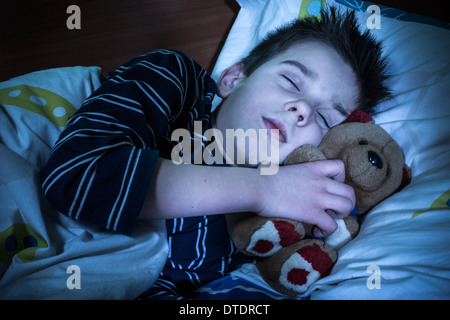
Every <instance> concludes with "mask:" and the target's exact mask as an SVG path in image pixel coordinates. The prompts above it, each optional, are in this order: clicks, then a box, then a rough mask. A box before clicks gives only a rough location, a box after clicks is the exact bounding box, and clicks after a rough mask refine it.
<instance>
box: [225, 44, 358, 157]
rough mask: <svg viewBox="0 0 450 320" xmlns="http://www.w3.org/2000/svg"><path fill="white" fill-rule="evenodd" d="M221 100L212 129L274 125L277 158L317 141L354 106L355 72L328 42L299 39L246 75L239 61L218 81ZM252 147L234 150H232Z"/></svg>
mask: <svg viewBox="0 0 450 320" xmlns="http://www.w3.org/2000/svg"><path fill="white" fill-rule="evenodd" d="M218 94H219V96H221V97H222V98H226V99H224V101H223V102H222V106H221V107H220V109H219V110H218V113H217V121H216V126H217V129H219V130H221V131H222V132H225V130H226V129H235V130H236V129H243V130H244V131H246V130H247V129H256V130H258V129H268V132H269V134H270V129H279V135H271V137H270V138H272V139H277V140H278V141H279V162H280V163H282V162H283V161H284V159H285V158H286V157H287V155H288V154H289V153H291V152H292V151H293V150H294V149H296V148H297V147H299V146H301V145H304V144H312V145H315V146H317V145H319V143H320V142H321V141H322V138H323V136H324V135H325V133H326V132H327V131H328V130H329V128H331V127H333V126H335V125H337V124H339V123H341V122H342V121H343V120H345V118H346V117H347V115H348V114H349V113H350V112H351V111H353V110H355V109H356V107H357V105H356V103H357V99H358V96H359V88H358V85H357V80H356V77H355V74H354V73H353V71H352V69H351V68H350V66H349V65H348V64H347V63H345V62H344V61H343V59H342V58H341V57H340V56H339V55H338V53H337V52H336V51H335V50H334V49H332V48H331V47H330V46H328V45H325V44H323V43H320V42H316V41H307V42H301V43H298V44H295V45H293V46H292V47H291V48H289V49H288V50H286V51H285V52H282V53H280V54H278V55H277V56H275V57H274V58H272V59H270V60H269V61H267V62H266V63H264V64H263V65H261V66H260V67H258V68H257V69H256V70H255V71H254V72H253V73H252V74H251V75H250V76H248V77H246V76H245V75H244V74H243V67H242V64H235V65H233V66H232V67H230V68H229V69H227V70H225V71H224V73H223V74H222V76H221V78H220V79H219V81H218ZM249 151H250V152H252V150H237V152H246V154H248V152H249Z"/></svg>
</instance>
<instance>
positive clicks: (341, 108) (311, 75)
mask: <svg viewBox="0 0 450 320" xmlns="http://www.w3.org/2000/svg"><path fill="white" fill-rule="evenodd" d="M281 63H282V64H288V65H290V66H293V67H295V68H297V69H298V70H300V72H301V73H303V74H304V75H305V76H306V77H308V78H310V79H311V80H316V79H317V77H318V75H317V73H316V72H314V71H312V70H311V69H309V68H308V67H306V66H305V65H304V64H303V63H300V62H298V61H296V60H285V61H283V62H281ZM333 108H334V109H335V110H336V111H338V112H339V113H340V114H341V115H343V116H344V117H345V118H347V117H348V116H349V115H350V114H349V113H348V112H347V110H345V108H344V106H343V105H342V104H341V103H339V102H336V103H334V104H333Z"/></svg>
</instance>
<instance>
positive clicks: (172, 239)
mask: <svg viewBox="0 0 450 320" xmlns="http://www.w3.org/2000/svg"><path fill="white" fill-rule="evenodd" d="M215 93H216V84H215V82H214V81H213V80H212V79H211V77H210V76H209V75H208V74H207V72H206V71H205V70H204V69H203V68H202V67H201V66H200V65H199V64H197V63H196V62H195V61H193V60H192V59H191V58H189V57H187V56H186V55H184V54H183V53H181V52H178V51H173V50H158V51H154V52H151V53H149V54H146V55H142V56H140V57H137V58H135V59H133V60H131V61H129V62H128V63H126V64H125V65H123V66H122V67H120V68H119V69H117V70H116V71H114V72H112V73H111V74H110V75H108V77H107V78H106V80H105V81H104V82H103V83H102V85H101V86H100V87H99V88H98V89H97V90H96V91H95V92H94V93H93V94H92V95H91V96H90V97H89V98H88V99H87V100H86V101H85V102H84V103H83V105H82V106H81V108H80V109H79V110H78V112H77V113H76V114H75V115H74V116H73V117H72V118H71V119H70V120H69V121H68V123H67V124H66V127H65V128H64V130H63V132H62V134H61V136H60V138H59V140H58V141H57V142H56V144H55V146H54V147H53V151H52V154H51V156H50V158H49V160H48V162H47V164H46V165H45V166H44V168H43V169H42V170H41V172H40V177H41V181H42V187H43V191H44V193H45V195H46V197H47V198H48V199H49V201H50V202H51V203H52V204H53V206H54V207H55V208H56V209H58V210H59V211H60V212H62V213H63V214H66V215H68V216H69V217H71V218H73V219H76V220H79V221H83V222H87V223H90V224H94V225H96V226H99V227H103V228H106V229H108V230H112V231H115V232H119V233H123V234H127V235H132V231H133V228H134V226H135V223H136V221H137V218H138V215H139V212H140V210H141V208H142V205H143V203H144V199H145V196H146V193H147V190H148V188H149V186H150V182H151V179H152V176H153V172H154V170H155V166H156V162H157V159H158V157H162V158H166V159H170V156H171V151H172V148H173V147H174V146H175V145H176V143H177V142H176V141H171V139H170V137H171V134H172V132H173V131H174V130H175V129H179V128H184V129H187V130H189V131H190V132H191V133H192V132H193V125H194V121H202V129H203V132H204V131H206V130H207V129H208V128H210V127H211V102H212V99H213V97H214V95H215ZM195 138H197V139H198V137H195V135H193V134H192V139H195ZM186 187H188V186H186ZM173 198H174V201H176V198H177V196H176V195H175V194H174V195H173ZM166 225H167V232H168V238H169V239H168V240H169V245H170V252H169V259H168V260H167V263H166V267H165V268H164V270H163V273H162V275H161V277H160V280H159V281H158V284H157V287H158V289H157V290H160V291H161V292H162V291H164V290H165V291H166V292H171V293H172V294H174V295H180V294H183V295H185V294H187V293H188V292H189V291H191V290H193V289H195V288H197V287H200V286H201V285H202V284H203V283H206V282H209V281H212V280H214V279H216V278H218V277H220V276H222V275H224V273H225V272H226V271H227V269H228V267H229V265H230V263H231V260H232V256H233V254H234V253H236V249H235V247H234V246H233V244H232V242H231V239H230V237H229V235H228V233H227V231H226V226H225V220H224V217H223V215H216V216H208V217H206V216H205V217H194V218H185V219H181V218H180V219H173V220H167V221H166Z"/></svg>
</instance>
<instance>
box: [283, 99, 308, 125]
mask: <svg viewBox="0 0 450 320" xmlns="http://www.w3.org/2000/svg"><path fill="white" fill-rule="evenodd" d="M284 110H285V111H287V112H290V113H292V116H294V117H295V118H296V125H297V126H298V127H301V126H305V125H306V124H307V123H308V122H309V119H310V117H311V113H312V107H311V105H310V104H309V103H308V102H307V101H306V100H298V101H295V102H291V103H287V104H286V105H285V107H284Z"/></svg>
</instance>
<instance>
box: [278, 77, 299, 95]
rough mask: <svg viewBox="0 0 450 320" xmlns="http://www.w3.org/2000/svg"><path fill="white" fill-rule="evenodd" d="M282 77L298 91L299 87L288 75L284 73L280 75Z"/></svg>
mask: <svg viewBox="0 0 450 320" xmlns="http://www.w3.org/2000/svg"><path fill="white" fill-rule="evenodd" d="M281 76H282V77H283V78H285V79H286V80H287V81H289V83H290V84H291V85H292V86H294V88H295V89H296V90H297V91H298V92H300V88H299V87H298V86H297V84H296V83H295V82H294V81H293V80H292V79H291V78H289V77H287V76H285V75H284V74H282V75H281Z"/></svg>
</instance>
